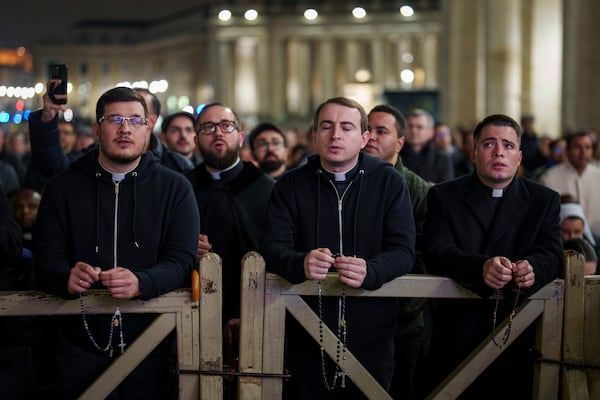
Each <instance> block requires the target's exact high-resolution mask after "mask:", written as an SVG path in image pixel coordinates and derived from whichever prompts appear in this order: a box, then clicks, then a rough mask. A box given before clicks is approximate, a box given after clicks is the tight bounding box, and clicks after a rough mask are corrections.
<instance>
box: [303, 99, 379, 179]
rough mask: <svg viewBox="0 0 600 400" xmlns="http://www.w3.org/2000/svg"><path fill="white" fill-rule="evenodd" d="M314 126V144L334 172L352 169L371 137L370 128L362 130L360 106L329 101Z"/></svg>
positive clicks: (322, 160) (324, 165)
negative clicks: (353, 106)
mask: <svg viewBox="0 0 600 400" xmlns="http://www.w3.org/2000/svg"><path fill="white" fill-rule="evenodd" d="M317 121H318V123H317V126H315V128H314V143H315V147H316V150H317V153H319V155H320V156H321V164H322V165H323V167H324V168H325V169H327V170H328V171H330V172H345V171H348V170H350V169H351V168H352V167H353V166H354V164H356V161H357V160H358V154H359V153H360V151H361V149H362V148H363V147H365V145H366V144H367V142H368V140H369V131H365V132H362V131H361V113H360V111H359V110H358V109H356V108H352V107H347V106H343V105H341V104H336V103H328V104H325V105H324V106H323V108H322V109H321V110H320V112H319V115H318V118H317Z"/></svg>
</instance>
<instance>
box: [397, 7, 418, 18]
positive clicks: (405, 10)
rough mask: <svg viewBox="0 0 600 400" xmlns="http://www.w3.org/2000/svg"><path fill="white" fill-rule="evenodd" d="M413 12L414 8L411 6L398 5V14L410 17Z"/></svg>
mask: <svg viewBox="0 0 600 400" xmlns="http://www.w3.org/2000/svg"><path fill="white" fill-rule="evenodd" d="M414 13H415V10H413V8H412V7H411V6H402V7H400V14H401V15H402V16H403V17H412V16H413V14H414Z"/></svg>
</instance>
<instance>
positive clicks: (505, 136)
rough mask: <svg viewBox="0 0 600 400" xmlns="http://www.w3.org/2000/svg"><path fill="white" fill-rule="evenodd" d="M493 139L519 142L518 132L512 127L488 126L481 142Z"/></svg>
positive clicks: (484, 129) (483, 130) (482, 131)
mask: <svg viewBox="0 0 600 400" xmlns="http://www.w3.org/2000/svg"><path fill="white" fill-rule="evenodd" d="M491 139H500V140H508V141H511V142H513V143H517V142H518V137H517V132H516V131H515V130H514V129H513V128H511V127H510V126H503V125H487V126H485V127H483V129H482V130H481V135H480V136H479V141H483V140H491Z"/></svg>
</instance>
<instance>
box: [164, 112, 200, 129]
mask: <svg viewBox="0 0 600 400" xmlns="http://www.w3.org/2000/svg"><path fill="white" fill-rule="evenodd" d="M178 117H185V118H189V119H190V121H192V126H193V127H194V129H196V118H194V116H193V115H192V114H190V113H189V112H187V111H180V112H176V113H173V114H170V115H167V116H166V117H165V119H164V120H163V122H162V124H161V126H160V129H161V130H162V132H163V133H167V129H169V125H171V122H173V120H174V119H175V118H178Z"/></svg>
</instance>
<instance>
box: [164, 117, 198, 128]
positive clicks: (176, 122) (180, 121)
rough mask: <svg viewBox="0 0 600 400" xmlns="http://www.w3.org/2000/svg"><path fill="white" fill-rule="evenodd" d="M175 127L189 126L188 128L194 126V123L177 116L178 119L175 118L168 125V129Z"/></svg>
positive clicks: (186, 118)
mask: <svg viewBox="0 0 600 400" xmlns="http://www.w3.org/2000/svg"><path fill="white" fill-rule="evenodd" d="M175 125H189V126H194V123H193V122H192V120H191V119H189V118H188V117H184V116H182V115H181V116H179V117H175V118H173V119H172V120H171V123H170V124H169V128H167V129H170V128H172V127H173V126H175Z"/></svg>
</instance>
